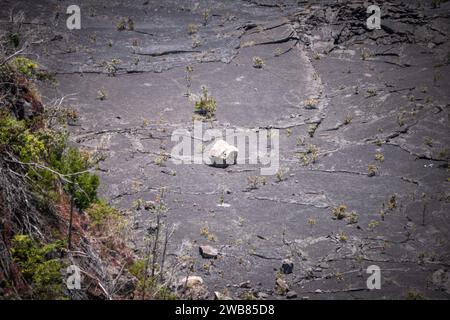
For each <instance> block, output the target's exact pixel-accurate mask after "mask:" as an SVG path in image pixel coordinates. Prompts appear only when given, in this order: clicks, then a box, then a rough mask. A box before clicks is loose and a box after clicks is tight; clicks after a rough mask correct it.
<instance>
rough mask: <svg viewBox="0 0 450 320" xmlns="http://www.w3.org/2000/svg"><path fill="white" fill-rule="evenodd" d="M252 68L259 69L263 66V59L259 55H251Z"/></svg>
mask: <svg viewBox="0 0 450 320" xmlns="http://www.w3.org/2000/svg"><path fill="white" fill-rule="evenodd" d="M252 61H253V68H256V69H261V68H262V67H264V60H263V59H262V58H260V57H253V59H252Z"/></svg>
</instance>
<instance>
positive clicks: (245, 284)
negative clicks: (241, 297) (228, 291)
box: [239, 280, 252, 289]
mask: <svg viewBox="0 0 450 320" xmlns="http://www.w3.org/2000/svg"><path fill="white" fill-rule="evenodd" d="M251 287H252V286H251V285H250V281H249V280H247V281H244V282H241V283H240V284H239V288H245V289H250V288H251Z"/></svg>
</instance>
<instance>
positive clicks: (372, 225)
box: [367, 220, 380, 230]
mask: <svg viewBox="0 0 450 320" xmlns="http://www.w3.org/2000/svg"><path fill="white" fill-rule="evenodd" d="M379 224H380V223H379V222H378V221H377V220H371V221H370V222H369V224H368V225H367V227H369V229H371V230H373V229H375V228H376V227H378V225H379Z"/></svg>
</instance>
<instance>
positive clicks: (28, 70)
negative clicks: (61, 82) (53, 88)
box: [11, 56, 54, 80]
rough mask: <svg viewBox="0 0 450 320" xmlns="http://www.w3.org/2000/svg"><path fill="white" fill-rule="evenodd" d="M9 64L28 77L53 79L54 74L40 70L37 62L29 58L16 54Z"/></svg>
mask: <svg viewBox="0 0 450 320" xmlns="http://www.w3.org/2000/svg"><path fill="white" fill-rule="evenodd" d="M11 65H12V66H13V67H14V68H15V70H17V72H19V73H21V74H22V75H24V76H25V77H27V78H28V79H38V80H54V75H52V74H49V73H48V72H47V71H44V70H41V69H40V68H39V66H38V64H37V63H36V62H35V61H33V60H31V59H28V58H25V57H21V56H17V57H15V58H14V59H13V60H12V62H11Z"/></svg>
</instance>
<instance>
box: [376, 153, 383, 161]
mask: <svg viewBox="0 0 450 320" xmlns="http://www.w3.org/2000/svg"><path fill="white" fill-rule="evenodd" d="M375 160H377V161H380V162H383V161H384V155H383V154H382V153H381V152H377V153H375Z"/></svg>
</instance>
